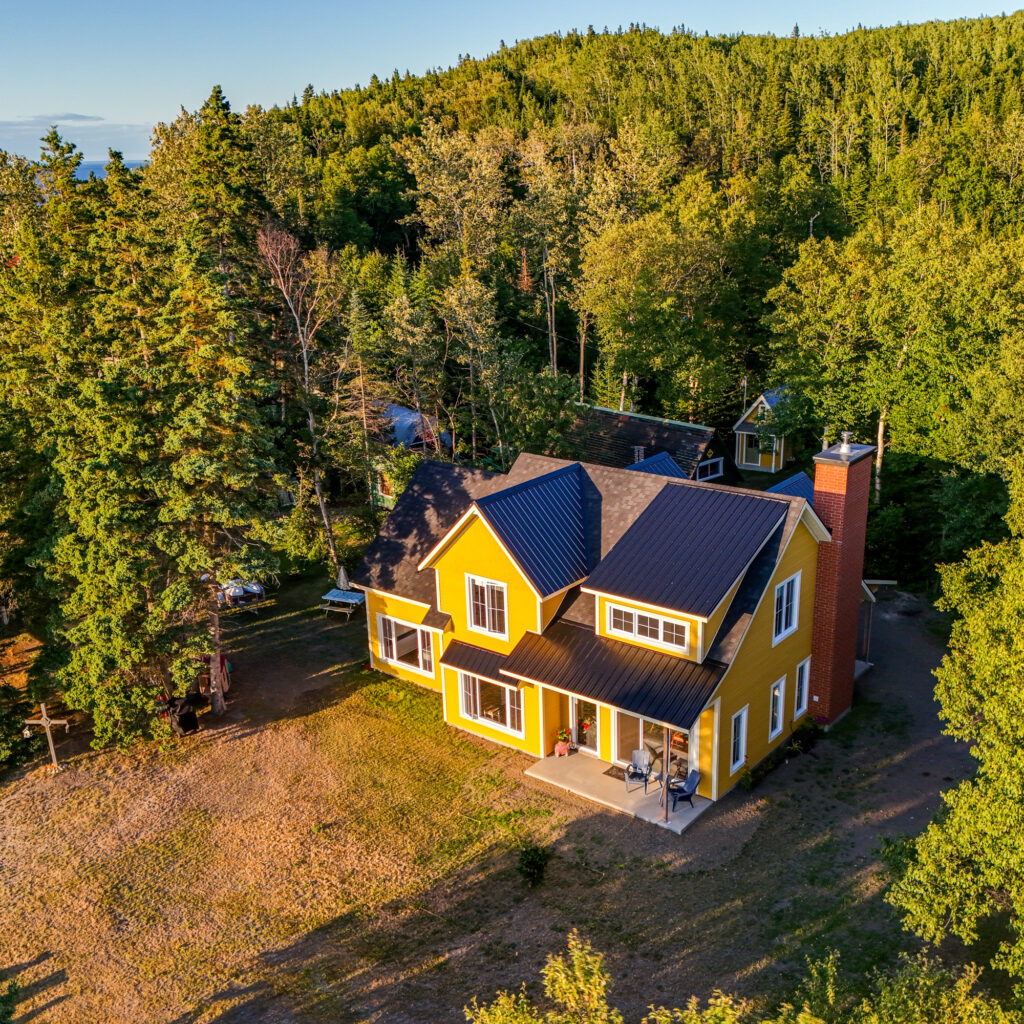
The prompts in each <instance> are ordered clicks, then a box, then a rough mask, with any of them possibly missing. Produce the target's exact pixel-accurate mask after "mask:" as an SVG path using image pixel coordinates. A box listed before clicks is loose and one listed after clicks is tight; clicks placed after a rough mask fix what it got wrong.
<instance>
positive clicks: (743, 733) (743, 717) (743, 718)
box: [729, 704, 750, 775]
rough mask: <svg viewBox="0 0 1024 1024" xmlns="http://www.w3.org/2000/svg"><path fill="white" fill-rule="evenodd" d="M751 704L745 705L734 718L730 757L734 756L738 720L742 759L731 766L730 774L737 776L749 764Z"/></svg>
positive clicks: (730, 738)
mask: <svg viewBox="0 0 1024 1024" xmlns="http://www.w3.org/2000/svg"><path fill="white" fill-rule="evenodd" d="M749 708H750V705H749V704H744V705H743V707H742V708H740V710H739V711H737V712H736V714H734V715H733V716H732V732H730V733H729V756H730V757H731V756H732V748H733V740H734V738H735V736H736V720H737V719H739V722H740V757H739V760H738V761H733V762H732V763H731V764H730V765H729V772H730V774H732V775H735V774H736V773H737V772H738V771H739V770H740V769H741V768H742V767H743V766H744V765H745V764H746V763H747V710H748V709H749Z"/></svg>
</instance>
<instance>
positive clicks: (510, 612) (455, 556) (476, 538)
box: [423, 517, 539, 654]
mask: <svg viewBox="0 0 1024 1024" xmlns="http://www.w3.org/2000/svg"><path fill="white" fill-rule="evenodd" d="M434 567H435V569H436V571H437V603H438V607H439V608H440V609H441V611H443V612H447V613H448V614H449V615H450V616H451V617H452V631H451V634H450V638H454V639H456V640H462V641H464V642H465V643H467V644H473V645H474V646H475V647H484V648H486V649H487V650H489V651H496V652H497V653H498V654H508V653H509V652H510V651H511V650H512V648H513V647H515V645H516V644H517V643H518V642H519V640H520V639H521V638H522V636H523V634H524V633H526V632H527V631H532V632H534V633H536V632H537V605H538V603H539V602H538V599H537V595H536V593H535V592H534V591H533V590H532V589H531V588H530V586H529V584H528V583H527V582H526V580H525V579H524V578H523V575H522V574H521V573H520V571H519V569H518V568H516V565H515V563H514V562H513V561H512V560H511V559H510V558H509V557H508V555H506V554H505V552H504V550H503V549H502V547H501V545H500V544H499V543H498V542H497V540H496V539H495V537H494V535H493V534H492V533H491V531H490V530H489V529H488V527H487V526H486V524H485V523H483V522H481V521H480V519H478V518H475V517H474V518H473V519H471V520H470V521H469V522H468V523H467V524H466V525H465V526H464V527H463V529H462V531H461V533H460V534H459V536H458V537H457V538H455V540H454V542H453V543H452V544H450V545H449V546H448V547H447V548H446V549H445V550H444V551H443V552H442V553H441V554H440V555H438V556H437V557H436V558H435V560H434ZM423 571H424V572H430V571H431V570H430V569H424V570H423ZM467 576H480V577H483V578H484V579H489V580H494V581H495V582H497V583H504V584H505V587H506V595H505V596H506V600H505V615H506V620H507V621H506V627H507V629H508V639H507V640H503V639H502V638H501V637H499V636H493V635H491V634H489V633H483V632H480V631H479V630H475V629H470V627H469V608H468V606H467V583H466V577H467Z"/></svg>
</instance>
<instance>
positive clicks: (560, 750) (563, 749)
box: [555, 742, 569, 757]
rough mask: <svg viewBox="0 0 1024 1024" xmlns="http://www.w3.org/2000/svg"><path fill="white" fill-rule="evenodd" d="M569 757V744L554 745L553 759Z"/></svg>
mask: <svg viewBox="0 0 1024 1024" xmlns="http://www.w3.org/2000/svg"><path fill="white" fill-rule="evenodd" d="M568 756H569V744H568V742H559V743H556V744H555V757H568Z"/></svg>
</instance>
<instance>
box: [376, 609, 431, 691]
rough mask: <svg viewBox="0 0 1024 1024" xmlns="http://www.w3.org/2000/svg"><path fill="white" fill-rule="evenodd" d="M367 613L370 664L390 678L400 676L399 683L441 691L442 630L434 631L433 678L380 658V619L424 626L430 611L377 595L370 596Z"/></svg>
mask: <svg viewBox="0 0 1024 1024" xmlns="http://www.w3.org/2000/svg"><path fill="white" fill-rule="evenodd" d="M366 609H367V615H368V618H367V630H368V632H369V637H370V664H371V665H372V666H373V667H374V668H375V669H378V670H379V671H381V672H387V673H388V675H392V676H398V677H399V679H407V680H408V681H409V682H410V683H419V684H420V686H426V687H429V688H430V689H431V690H440V689H441V675H440V661H441V653H442V650H443V643H444V640H443V637H442V635H441V632H440V631H439V630H431V631H430V634H431V636H432V637H433V639H434V674H433V678H431V677H430V676H428V675H425V674H424V673H423V672H417V671H416V670H415V669H412V668H407V667H406V666H405V665H396V664H395V663H394V662H393V661H384V660H382V658H381V656H380V633H379V632H378V630H377V616H378V615H388V616H390V617H391V618H393V619H399V620H401V621H402V622H408V623H410V624H411V625H414V626H418V625H419V624H420V623H421V622H423V618H424V616H425V615H426V614H427V609H426V608H424V607H423V605H421V604H416V603H415V602H413V601H405V600H403V599H402V598H400V597H395V596H394V595H392V594H380V593H377V592H375V591H371V592H369V593H367V595H366Z"/></svg>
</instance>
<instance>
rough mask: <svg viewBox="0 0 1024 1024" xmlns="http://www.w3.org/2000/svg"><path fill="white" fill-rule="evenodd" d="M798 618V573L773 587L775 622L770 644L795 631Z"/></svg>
mask: <svg viewBox="0 0 1024 1024" xmlns="http://www.w3.org/2000/svg"><path fill="white" fill-rule="evenodd" d="M799 619H800V573H796V575H794V576H790V577H789V579H788V580H783V582H782V583H780V584H779V585H778V586H777V587H776V588H775V622H774V627H773V629H772V646H774V645H775V644H777V643H778V642H779V641H780V640H784V639H785V638H786V637H787V636H789V634H790V633H795V632H796V628H797V626H798V625H799Z"/></svg>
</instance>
